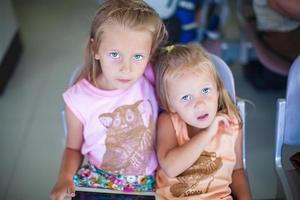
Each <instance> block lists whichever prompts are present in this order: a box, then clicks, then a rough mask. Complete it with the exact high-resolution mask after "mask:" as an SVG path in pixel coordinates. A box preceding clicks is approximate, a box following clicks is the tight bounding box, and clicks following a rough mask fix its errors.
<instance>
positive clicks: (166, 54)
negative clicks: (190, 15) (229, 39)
mask: <svg viewBox="0 0 300 200" xmlns="http://www.w3.org/2000/svg"><path fill="white" fill-rule="evenodd" d="M184 70H190V71H192V72H195V73H202V72H206V73H208V74H210V75H211V76H212V77H213V79H214V81H215V83H216V86H217V90H218V93H219V99H218V112H222V113H225V114H227V115H229V116H230V117H233V118H234V119H237V121H238V125H239V127H241V126H242V119H241V116H240V112H239V110H238V108H237V107H236V105H235V103H234V102H233V101H232V99H231V98H230V96H229V94H228V91H227V90H226V89H225V87H224V84H223V81H222V80H221V78H220V76H219V74H218V72H217V69H216V67H215V66H214V64H213V62H212V61H211V59H210V57H209V55H208V54H207V53H206V51H205V50H204V49H203V48H201V47H200V46H199V45H195V44H189V45H172V46H168V47H166V48H165V49H164V50H162V51H161V54H160V55H159V58H158V60H157V61H156V62H155V73H156V93H157V96H158V101H159V103H160V106H161V107H162V108H163V109H164V110H166V111H168V112H171V107H170V99H169V95H168V82H169V81H170V80H172V79H173V78H174V77H176V76H178V75H180V74H182V72H183V71H184Z"/></svg>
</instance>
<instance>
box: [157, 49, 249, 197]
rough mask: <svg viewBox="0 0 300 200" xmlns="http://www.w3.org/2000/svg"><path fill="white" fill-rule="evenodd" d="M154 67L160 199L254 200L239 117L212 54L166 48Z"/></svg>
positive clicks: (195, 50) (198, 50)
mask: <svg viewBox="0 0 300 200" xmlns="http://www.w3.org/2000/svg"><path fill="white" fill-rule="evenodd" d="M156 67H157V70H156V78H157V83H156V84H157V94H158V97H159V100H160V103H161V107H162V108H163V109H164V110H165V112H162V113H161V114H160V116H159V119H158V132H157V134H158V136H157V154H158V161H159V164H160V169H159V170H158V172H157V186H158V189H157V193H158V195H159V197H160V200H162V199H232V195H234V196H236V198H237V199H250V198H251V195H250V192H249V188H248V183H247V179H246V176H245V173H244V169H243V163H242V132H241V130H242V129H241V127H242V121H241V117H240V115H239V111H238V109H237V108H236V106H235V104H234V103H233V102H232V100H231V99H230V96H229V94H228V93H227V91H226V90H225V88H224V85H223V82H222V81H221V79H220V77H219V75H218V73H217V71H216V68H215V66H214V65H213V63H212V62H211V60H210V59H209V57H208V55H207V54H206V53H205V51H204V50H203V49H201V48H200V47H199V46H196V45H186V46H185V45H174V46H168V47H167V48H166V49H165V51H163V52H162V55H161V56H160V59H159V60H158V63H157V65H156Z"/></svg>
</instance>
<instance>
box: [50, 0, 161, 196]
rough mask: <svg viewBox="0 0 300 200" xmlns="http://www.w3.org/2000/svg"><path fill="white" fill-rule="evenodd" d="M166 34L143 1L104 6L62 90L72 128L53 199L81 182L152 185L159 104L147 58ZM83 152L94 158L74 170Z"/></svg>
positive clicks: (133, 187) (127, 187)
mask: <svg viewBox="0 0 300 200" xmlns="http://www.w3.org/2000/svg"><path fill="white" fill-rule="evenodd" d="M165 39H166V31H165V27H164V25H163V23H162V21H161V20H160V18H159V15H158V14H157V13H156V12H155V11H154V10H153V9H152V8H151V7H149V6H148V5H147V4H146V3H145V2H144V1H141V0H107V1H104V2H103V3H102V4H101V5H100V7H99V9H98V10H97V12H96V15H95V17H94V19H93V22H92V27H91V32H90V37H89V41H88V44H87V53H86V59H85V65H84V68H83V70H82V72H81V74H80V75H79V78H78V80H77V81H76V82H75V84H74V85H73V86H72V87H71V88H69V89H68V90H67V91H66V92H65V93H64V94H63V98H64V101H65V104H66V106H65V107H66V109H65V111H66V117H67V126H68V134H67V142H66V148H65V151H64V156H63V160H62V165H61V169H60V173H59V177H58V180H57V183H56V184H55V186H54V188H53V190H52V192H51V199H63V198H64V197H65V196H74V193H75V185H76V186H84V187H101V188H108V189H115V190H120V191H136V192H142V191H143V192H144V191H152V190H153V185H154V178H153V174H154V170H155V169H156V167H157V160H156V155H155V151H154V141H155V134H154V133H155V122H156V119H157V113H158V106H157V102H156V99H155V95H154V89H153V87H152V84H151V83H150V81H149V80H148V79H146V78H145V77H144V76H143V74H144V72H145V74H146V73H147V74H148V75H149V76H151V75H152V77H150V78H152V81H153V76H154V74H153V71H151V66H150V65H148V63H149V62H150V61H151V59H152V58H153V57H154V55H155V52H156V50H157V49H158V48H159V47H160V46H161V45H163V44H162V43H163V42H164V41H165ZM147 66H148V67H147ZM146 69H147V70H146ZM145 70H146V71H145ZM151 72H152V74H151ZM83 155H85V156H86V157H87V159H88V165H86V166H84V167H83V168H81V169H80V170H79V171H78V173H77V175H76V176H74V175H75V173H76V172H77V170H78V168H79V167H80V166H81V163H82V159H83ZM73 176H74V177H73ZM73 181H74V182H73ZM74 183H75V185H74Z"/></svg>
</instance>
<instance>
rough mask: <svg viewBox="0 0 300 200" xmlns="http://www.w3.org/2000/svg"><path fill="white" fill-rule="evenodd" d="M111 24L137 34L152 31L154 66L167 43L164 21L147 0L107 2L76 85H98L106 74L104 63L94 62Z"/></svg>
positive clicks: (98, 15) (99, 11)
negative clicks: (81, 83)
mask: <svg viewBox="0 0 300 200" xmlns="http://www.w3.org/2000/svg"><path fill="white" fill-rule="evenodd" d="M108 23H116V24H118V25H121V26H125V27H129V28H132V29H135V30H145V31H150V32H151V34H152V46H151V52H150V54H151V55H150V56H151V57H150V62H152V60H153V58H154V57H155V55H156V50H157V49H158V48H159V47H161V46H163V45H164V44H165V43H166V40H167V31H166V28H165V26H164V24H163V22H162V20H161V19H160V17H159V15H158V14H157V13H156V12H155V11H154V9H153V8H151V7H150V6H149V5H148V4H147V3H145V2H144V1H143V0H105V1H103V3H101V5H100V6H99V8H98V9H97V11H96V14H95V16H94V18H93V21H92V25H91V30H90V36H89V40H88V42H87V46H86V52H85V61H84V66H83V68H82V71H81V73H80V75H79V76H78V78H77V80H76V81H75V82H77V81H78V80H80V79H82V78H86V79H87V80H88V81H90V82H91V83H93V84H94V85H96V78H97V76H98V75H99V74H100V73H101V72H102V71H101V66H100V62H99V61H98V60H95V58H94V52H95V51H97V50H98V49H99V46H100V44H101V39H102V34H103V32H104V29H105V25H106V24H108Z"/></svg>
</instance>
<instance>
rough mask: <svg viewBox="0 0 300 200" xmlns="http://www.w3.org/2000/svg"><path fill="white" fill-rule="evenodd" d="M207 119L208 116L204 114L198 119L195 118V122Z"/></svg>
mask: <svg viewBox="0 0 300 200" xmlns="http://www.w3.org/2000/svg"><path fill="white" fill-rule="evenodd" d="M207 117H208V114H207V113H205V114H203V115H200V116H198V117H197V120H199V121H202V120H205V119H206V118H207Z"/></svg>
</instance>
